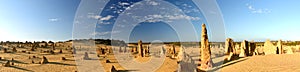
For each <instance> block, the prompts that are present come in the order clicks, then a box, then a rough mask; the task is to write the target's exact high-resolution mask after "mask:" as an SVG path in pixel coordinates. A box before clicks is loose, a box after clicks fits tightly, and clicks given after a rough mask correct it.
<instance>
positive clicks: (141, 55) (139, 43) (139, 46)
mask: <svg viewBox="0 0 300 72" xmlns="http://www.w3.org/2000/svg"><path fill="white" fill-rule="evenodd" d="M142 44H143V42H142V40H139V41H138V54H139V56H140V57H144V53H143V45H142Z"/></svg>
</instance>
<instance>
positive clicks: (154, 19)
mask: <svg viewBox="0 0 300 72" xmlns="http://www.w3.org/2000/svg"><path fill="white" fill-rule="evenodd" d="M132 17H133V18H135V19H138V20H139V21H146V22H159V21H168V22H171V21H174V20H182V19H186V20H200V17H192V16H187V15H183V14H179V15H160V14H153V15H147V16H144V17H140V16H132Z"/></svg>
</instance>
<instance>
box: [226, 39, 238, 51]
mask: <svg viewBox="0 0 300 72" xmlns="http://www.w3.org/2000/svg"><path fill="white" fill-rule="evenodd" d="M225 53H226V55H229V54H230V53H236V50H235V47H234V42H233V40H232V39H231V38H227V39H226V42H225Z"/></svg>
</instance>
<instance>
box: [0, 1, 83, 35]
mask: <svg viewBox="0 0 300 72" xmlns="http://www.w3.org/2000/svg"><path fill="white" fill-rule="evenodd" d="M79 3H80V1H79V0H0V10H1V11H0V35H1V36H0V40H1V41H33V40H46V41H48V40H56V41H57V40H68V39H71V37H72V25H73V19H74V16H75V12H76V9H77V6H78V5H79Z"/></svg>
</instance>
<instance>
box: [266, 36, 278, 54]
mask: <svg viewBox="0 0 300 72" xmlns="http://www.w3.org/2000/svg"><path fill="white" fill-rule="evenodd" d="M276 50H277V49H276V47H275V46H274V45H273V43H272V42H271V41H270V40H269V39H268V40H266V42H265V43H264V49H263V51H264V53H265V55H268V54H276Z"/></svg>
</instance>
